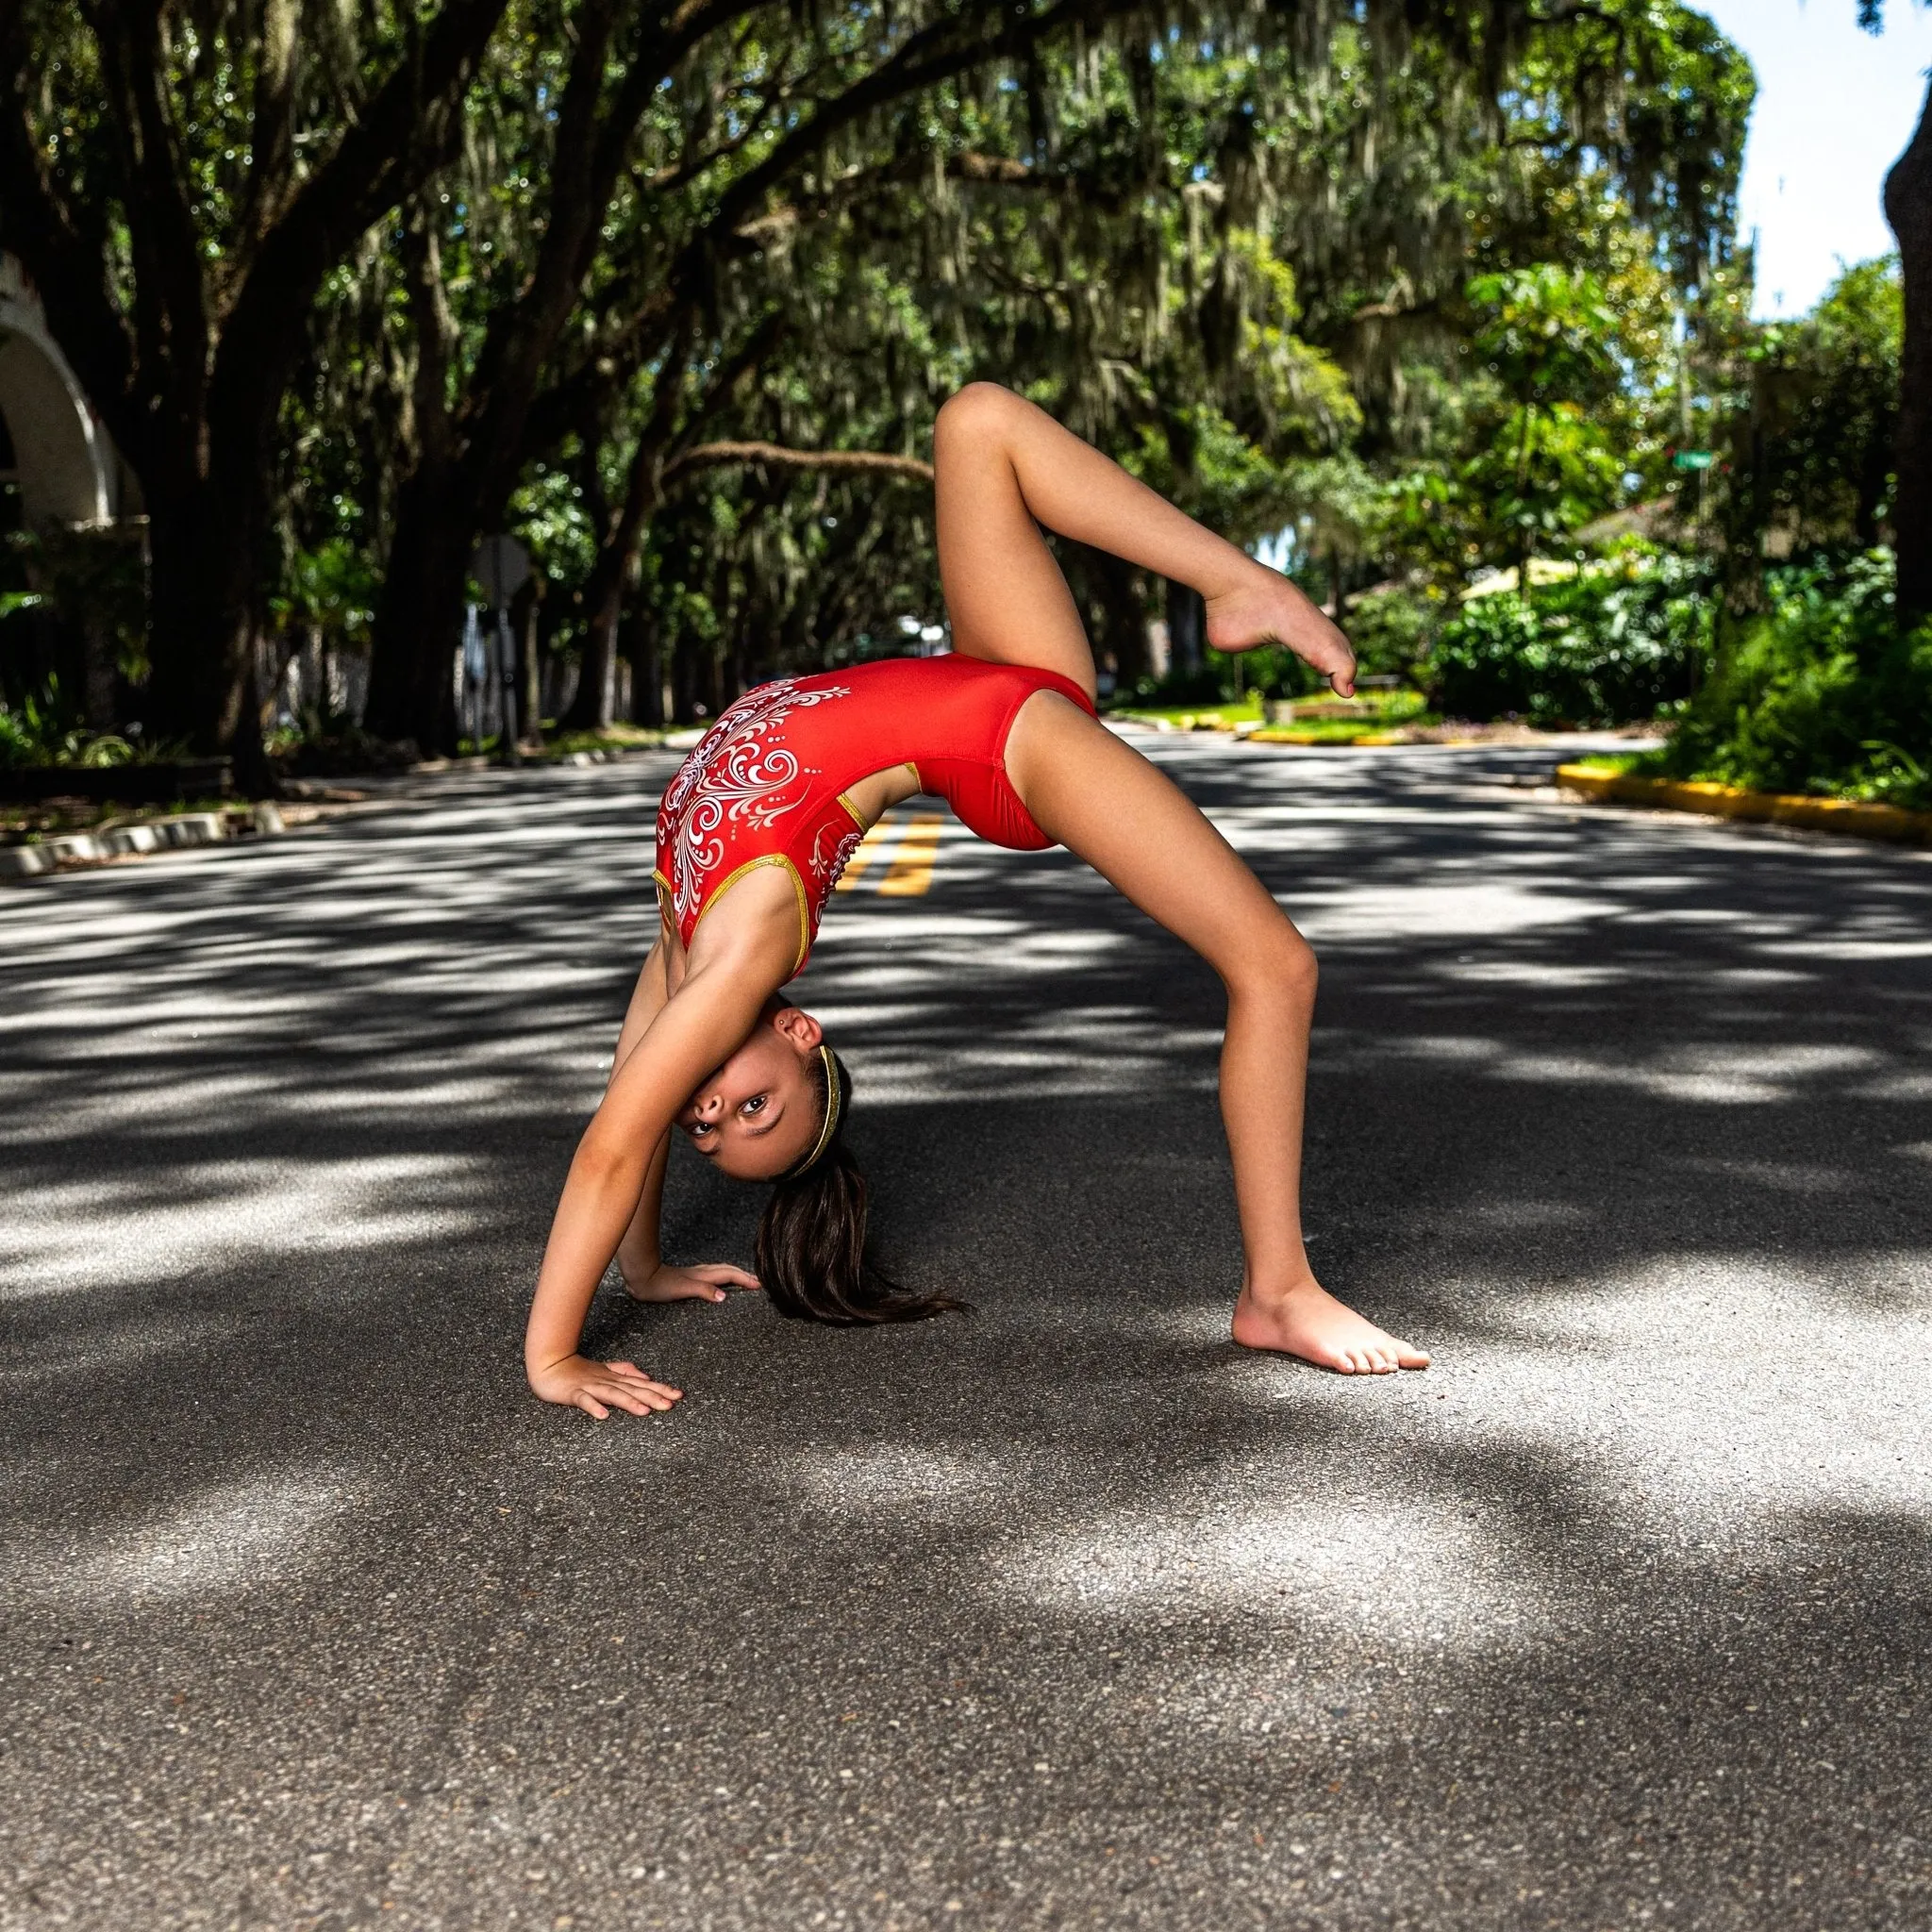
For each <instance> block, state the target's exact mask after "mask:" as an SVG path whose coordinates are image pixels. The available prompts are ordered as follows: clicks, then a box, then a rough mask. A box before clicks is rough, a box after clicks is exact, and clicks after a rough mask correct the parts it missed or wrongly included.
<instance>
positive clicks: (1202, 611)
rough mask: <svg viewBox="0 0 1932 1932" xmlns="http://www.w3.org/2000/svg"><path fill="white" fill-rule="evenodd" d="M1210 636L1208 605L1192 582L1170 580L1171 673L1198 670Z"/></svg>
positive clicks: (1168, 611)
mask: <svg viewBox="0 0 1932 1932" xmlns="http://www.w3.org/2000/svg"><path fill="white" fill-rule="evenodd" d="M1207 636H1208V607H1207V605H1206V604H1205V603H1204V602H1203V601H1202V598H1201V593H1200V591H1197V590H1195V589H1194V588H1193V587H1192V585H1191V584H1182V583H1176V582H1175V581H1174V578H1172V577H1170V578H1169V579H1168V580H1167V645H1168V652H1167V663H1168V670H1169V672H1170V673H1171V674H1176V673H1182V672H1189V671H1198V670H1200V668H1201V647H1202V644H1203V643H1204V642H1205V641H1206V640H1207Z"/></svg>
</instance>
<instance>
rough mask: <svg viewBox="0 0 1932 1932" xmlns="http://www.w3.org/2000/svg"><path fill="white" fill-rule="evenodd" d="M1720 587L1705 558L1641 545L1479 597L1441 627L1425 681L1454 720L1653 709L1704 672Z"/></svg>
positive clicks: (1595, 716) (1682, 695) (1604, 717)
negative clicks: (1544, 581)
mask: <svg viewBox="0 0 1932 1932" xmlns="http://www.w3.org/2000/svg"><path fill="white" fill-rule="evenodd" d="M1710 592H1711V576H1710V573H1709V570H1708V567H1707V565H1705V564H1703V563H1701V562H1699V561H1697V560H1694V559H1690V558H1680V557H1674V556H1670V555H1668V554H1663V555H1656V554H1653V555H1644V554H1641V553H1632V554H1630V555H1628V556H1626V557H1625V558H1622V559H1620V560H1619V561H1618V562H1617V563H1615V564H1612V565H1610V566H1607V567H1604V568H1599V569H1593V570H1591V571H1586V572H1582V573H1579V574H1578V575H1575V576H1574V577H1570V578H1567V579H1564V580H1561V581H1559V582H1557V583H1555V584H1549V585H1545V586H1543V587H1541V589H1539V590H1537V591H1536V592H1535V594H1534V595H1533V596H1524V595H1523V594H1521V593H1520V592H1518V591H1494V592H1491V594H1489V595H1487V596H1482V597H1473V598H1471V599H1470V601H1469V602H1468V603H1467V604H1465V605H1464V606H1463V607H1462V608H1461V609H1460V611H1459V612H1458V613H1457V615H1456V617H1455V618H1454V619H1452V620H1451V621H1450V622H1449V623H1448V624H1447V625H1444V626H1443V628H1442V632H1441V636H1440V638H1439V639H1438V640H1437V641H1436V644H1435V647H1434V649H1433V651H1432V652H1431V653H1430V656H1429V658H1428V661H1427V665H1426V668H1425V676H1426V688H1427V690H1428V691H1429V693H1430V696H1431V698H1432V700H1433V702H1434V703H1435V705H1436V706H1437V708H1439V709H1440V710H1441V712H1442V713H1443V715H1444V716H1446V717H1454V718H1469V719H1491V718H1500V717H1511V716H1513V717H1520V718H1523V719H1524V720H1526V721H1528V722H1529V723H1531V724H1540V725H1551V726H1554V725H1570V726H1578V727H1582V726H1591V725H1606V724H1626V723H1628V722H1630V721H1631V720H1634V719H1641V718H1650V717H1654V716H1656V715H1657V714H1658V713H1659V712H1665V711H1668V710H1670V709H1671V708H1674V707H1675V706H1677V705H1679V704H1681V703H1682V702H1683V701H1684V700H1685V699H1687V698H1688V697H1689V696H1690V695H1691V690H1692V688H1693V686H1694V684H1695V683H1696V681H1697V680H1698V678H1699V677H1700V676H1701V675H1702V674H1703V670H1704V666H1705V665H1706V663H1707V660H1708V658H1709V653H1710V637H1711V612H1712V608H1713V606H1712V600H1711V595H1710Z"/></svg>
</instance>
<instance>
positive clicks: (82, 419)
mask: <svg viewBox="0 0 1932 1932" xmlns="http://www.w3.org/2000/svg"><path fill="white" fill-rule="evenodd" d="M0 415H4V416H5V417H6V419H7V430H8V439H9V440H10V441H11V442H12V444H13V464H14V468H13V474H12V477H11V478H10V479H9V480H12V481H14V482H17V483H18V485H19V486H20V496H21V514H22V518H23V520H24V521H25V523H26V525H28V526H29V527H30V528H35V529H44V528H46V527H48V526H50V525H75V524H81V525H100V524H107V523H112V522H115V521H116V520H118V519H119V518H120V517H121V516H122V515H123V514H124V513H125V512H126V511H127V510H128V509H130V508H132V507H133V506H132V505H130V504H128V503H126V502H125V501H124V498H125V495H126V494H127V493H128V492H127V491H125V489H124V480H125V481H128V482H131V480H132V479H131V478H125V471H124V466H123V465H122V463H121V461H120V458H119V456H118V454H117V453H116V451H115V449H114V446H113V444H112V443H111V442H110V441H108V436H107V433H106V431H104V430H103V429H102V428H101V426H100V425H99V424H98V423H97V422H96V421H95V420H94V412H93V410H92V408H91V407H90V406H89V403H88V400H87V396H86V394H85V393H84V392H83V391H82V389H81V387H80V384H79V383H78V382H76V381H75V375H74V372H73V370H72V369H70V368H69V367H68V366H67V358H66V357H64V356H63V355H61V353H60V348H59V344H58V343H57V342H56V341H54V339H53V337H52V336H50V335H49V334H48V333H47V325H46V321H45V318H44V317H43V316H42V313H41V304H40V299H39V297H38V296H36V295H35V293H34V292H33V290H32V288H31V286H30V285H29V284H28V282H27V280H26V278H25V275H23V273H22V271H21V268H20V264H19V263H18V262H16V261H15V260H14V259H13V258H12V257H11V256H0Z"/></svg>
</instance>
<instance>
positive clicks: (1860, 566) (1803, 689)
mask: <svg viewBox="0 0 1932 1932" xmlns="http://www.w3.org/2000/svg"><path fill="white" fill-rule="evenodd" d="M1770 591H1771V603H1772V608H1771V612H1770V614H1769V615H1768V616H1766V617H1764V618H1762V619H1759V620H1758V621H1757V622H1755V623H1754V624H1753V625H1751V626H1750V628H1749V629H1748V630H1747V631H1746V632H1745V634H1744V636H1743V637H1742V638H1740V640H1739V641H1737V642H1736V643H1735V644H1733V645H1732V646H1731V647H1730V648H1729V649H1727V650H1726V651H1725V652H1724V655H1723V657H1722V658H1721V660H1720V662H1719V664H1718V665H1717V667H1716V668H1715V670H1714V671H1713V673H1712V675H1711V676H1710V679H1709V681H1708V682H1707V685H1706V686H1705V688H1704V690H1703V691H1700V692H1699V693H1698V696H1697V698H1696V700H1695V702H1694V703H1693V704H1692V705H1691V708H1690V710H1689V712H1688V714H1687V715H1686V717H1685V718H1684V720H1683V722H1682V724H1680V725H1679V726H1678V728H1677V731H1676V734H1675V736H1674V738H1673V740H1672V741H1671V744H1670V745H1669V747H1668V749H1667V750H1666V751H1665V753H1664V754H1663V755H1662V756H1661V758H1659V759H1658V761H1657V768H1658V769H1659V770H1661V771H1663V772H1666V773H1668V774H1670V775H1673V776H1675V777H1685V778H1708V779H1713V780H1716V781H1717V782H1719V783H1722V784H1727V785H1741V786H1746V787H1749V788H1751V789H1752V790H1755V791H1796V792H1816V793H1820V794H1828V795H1836V796H1840V797H1849V798H1861V799H1871V800H1876V801H1878V802H1881V803H1884V804H1890V805H1900V806H1905V807H1907V808H1914V809H1926V808H1932V625H1927V626H1924V628H1921V629H1920V630H1917V631H1915V632H1912V633H1909V634H1907V635H1903V636H1902V635H1901V634H1900V632H1899V628H1898V625H1897V621H1896V617H1895V613H1894V611H1893V608H1892V590H1891V559H1890V556H1889V554H1888V553H1886V552H1884V551H1881V550H1874V551H1869V552H1866V553H1863V554H1862V555H1859V556H1857V557H1854V558H1851V559H1850V561H1849V562H1839V563H1816V564H1811V565H1808V566H1806V567H1803V568H1793V569H1789V570H1781V571H1776V572H1774V573H1773V574H1772V576H1771V583H1770Z"/></svg>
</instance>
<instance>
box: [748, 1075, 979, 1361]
mask: <svg viewBox="0 0 1932 1932" xmlns="http://www.w3.org/2000/svg"><path fill="white" fill-rule="evenodd" d="M826 1058H829V1059H830V1061H831V1068H830V1074H831V1079H829V1080H828V1078H827V1070H826V1069H825V1068H824V1065H823V1064H822V1063H820V1062H819V1061H818V1060H817V1059H816V1058H815V1059H814V1061H813V1063H812V1067H811V1073H812V1076H813V1084H814V1085H815V1086H816V1087H817V1089H818V1097H819V1104H820V1106H821V1108H824V1110H825V1112H826V1113H830V1112H831V1110H832V1106H833V1101H832V1093H833V1087H832V1080H836V1081H837V1083H838V1089H839V1092H840V1103H841V1104H840V1105H839V1107H838V1110H837V1118H836V1119H835V1120H832V1121H831V1122H830V1124H829V1133H828V1134H827V1135H826V1136H825V1138H824V1148H823V1151H822V1152H821V1153H820V1154H819V1155H818V1157H817V1158H816V1159H813V1160H811V1161H810V1162H809V1163H808V1165H807V1166H806V1167H805V1168H804V1169H803V1170H802V1171H800V1172H798V1173H795V1174H786V1175H783V1176H781V1177H780V1178H779V1180H778V1181H777V1183H776V1185H775V1186H774V1188H773V1190H772V1197H771V1199H770V1200H769V1201H767V1202H766V1203H765V1211H764V1212H763V1214H761V1215H760V1216H759V1217H758V1244H757V1267H758V1279H759V1281H760V1282H762V1283H763V1284H764V1290H765V1292H766V1294H767V1295H768V1296H770V1298H771V1301H772V1305H773V1307H775V1308H776V1309H777V1310H778V1312H779V1313H780V1314H781V1315H790V1316H793V1317H795V1318H797V1319H799V1320H803V1321H808V1322H834V1323H839V1324H843V1325H847V1326H850V1325H854V1324H863V1323H874V1322H919V1321H923V1320H924V1318H925V1317H926V1316H928V1315H942V1314H945V1313H946V1312H948V1311H949V1310H952V1309H958V1310H960V1311H962V1312H963V1311H965V1310H966V1309H967V1307H968V1304H967V1303H965V1302H962V1301H956V1300H954V1299H953V1297H952V1296H950V1295H942V1294H909V1293H908V1292H907V1291H905V1290H904V1289H902V1288H901V1287H900V1286H899V1284H898V1283H897V1282H895V1281H893V1280H892V1279H891V1277H890V1276H889V1275H886V1274H881V1273H880V1272H879V1270H878V1269H877V1268H875V1267H874V1265H873V1264H872V1262H871V1261H870V1260H869V1259H868V1258H867V1257H866V1252H865V1227H866V1212H865V1176H864V1174H861V1173H860V1172H859V1171H858V1161H856V1160H855V1159H854V1158H852V1151H851V1149H850V1148H848V1147H847V1146H846V1145H845V1140H844V1127H845V1121H846V1117H847V1115H848V1114H849V1112H850V1105H849V1103H850V1098H851V1093H852V1077H851V1075H850V1074H847V1073H846V1071H845V1063H844V1061H843V1060H841V1059H840V1058H838V1056H837V1055H836V1054H832V1053H830V1051H829V1049H827V1054H826Z"/></svg>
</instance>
